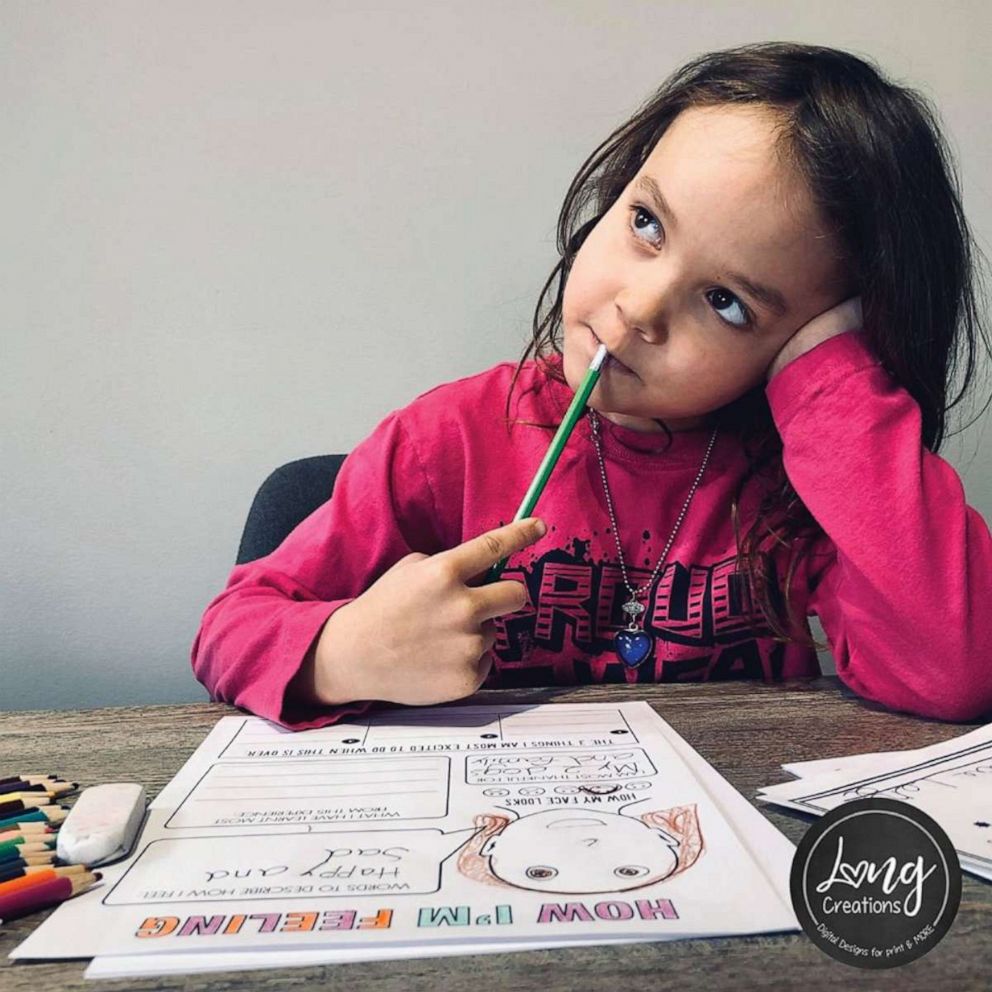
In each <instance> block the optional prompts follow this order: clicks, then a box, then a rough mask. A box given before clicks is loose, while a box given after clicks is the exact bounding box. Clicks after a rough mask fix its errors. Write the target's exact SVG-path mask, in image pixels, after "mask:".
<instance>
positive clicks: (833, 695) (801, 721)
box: [0, 677, 992, 992]
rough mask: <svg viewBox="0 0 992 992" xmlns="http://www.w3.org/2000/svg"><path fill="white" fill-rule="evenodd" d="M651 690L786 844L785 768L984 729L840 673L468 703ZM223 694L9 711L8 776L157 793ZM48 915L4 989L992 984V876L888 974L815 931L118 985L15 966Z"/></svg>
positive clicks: (1, 974) (580, 990)
mask: <svg viewBox="0 0 992 992" xmlns="http://www.w3.org/2000/svg"><path fill="white" fill-rule="evenodd" d="M638 699H645V700H647V701H648V702H649V703H651V705H652V706H653V707H654V708H655V710H656V711H657V712H658V713H659V714H660V715H661V716H662V717H663V718H664V719H665V720H667V721H668V722H669V723H670V724H671V725H672V727H674V729H675V730H676V731H677V732H678V733H679V734H681V735H682V736H683V737H684V738H685V739H686V740H687V741H688V742H689V743H690V744H691V745H692V746H693V747H694V748H695V749H696V750H697V751H699V753H700V754H701V755H702V756H703V757H704V758H705V759H706V760H707V761H708V762H709V763H710V764H712V765H713V766H714V767H715V768H716V769H717V770H718V771H719V772H720V773H721V774H722V775H723V776H724V777H725V778H727V779H728V780H729V781H730V782H731V783H732V784H733V785H734V786H735V787H736V788H737V789H738V790H739V791H740V792H741V793H742V794H743V795H744V796H745V797H747V798H748V799H749V800H751V801H752V802H753V803H754V805H755V806H756V807H757V808H758V809H760V810H761V812H762V813H763V814H764V815H765V816H766V817H767V818H768V819H769V820H770V821H771V822H772V823H774V824H775V826H776V827H778V828H779V829H780V830H781V831H782V832H783V833H784V834H785V835H786V836H787V837H789V839H790V840H792V841H793V842H795V843H797V842H798V841H799V840H800V838H801V837H802V835H803V834H804V833H805V831H806V828H807V827H808V825H809V824H810V823H811V822H812V819H813V818H812V817H808V816H805V815H804V814H801V813H798V812H796V813H793V812H791V811H788V810H781V809H777V808H776V807H772V806H769V805H767V804H765V803H762V802H760V801H758V800H756V799H755V798H754V792H755V790H756V789H757V788H758V787H760V786H762V785H770V784H772V783H773V782H780V781H787V780H789V779H791V777H792V776H790V775H788V774H786V773H785V772H783V771H782V769H781V768H780V767H779V765H780V764H781V763H782V762H787V761H803V760H807V759H811V758H824V757H831V756H834V755H843V754H852V753H857V752H868V751H884V750H893V749H897V748H912V747H922V746H924V745H927V744H934V743H937V742H938V741H943V740H947V739H948V738H951V737H955V736H958V735H960V734H962V733H965V732H966V731H967V730H969V729H971V727H972V726H974V725H973V724H950V723H941V722H938V721H930V720H923V719H920V718H918V717H912V716H907V715H901V714H896V713H891V712H889V711H887V710H885V709H883V708H882V707H880V706H876V705H873V704H871V703H868V702H865V701H864V700H862V699H859V698H858V697H856V696H854V695H853V694H852V693H851V692H850V691H849V690H847V689H846V688H844V687H843V686H842V685H841V684H840V683H839V681H838V680H837V679H836V678H835V677H828V678H819V679H812V680H796V681H790V682H786V683H781V684H776V685H765V684H761V683H753V682H723V683H702V684H699V683H697V684H692V685H658V686H647V685H637V686H602V685H597V686H581V687H576V688H571V687H570V688H567V689H565V688H562V689H554V688H551V689H524V690H509V691H508V690H502V691H499V690H497V691H485V692H480V693H478V694H477V695H476V696H473V697H472V698H471V699H469V700H463V701H462V703H473V704H474V703H478V704H490V705H491V704H495V703H555V702H567V703H581V702H610V701H616V702H621V701H633V700H638ZM237 712H238V711H237V710H235V709H233V708H232V707H229V706H225V705H223V704H219V703H203V704H194V705H188V706H134V707H122V708H114V709H100V710H84V711H69V712H61V711H52V712H30V713H26V712H24V713H0V774H13V773H16V772H52V773H55V774H59V775H63V776H65V777H66V778H69V779H72V780H74V781H77V782H79V783H80V786H82V787H85V786H89V785H97V784H99V783H101V782H111V781H133V782H141V783H143V784H144V785H145V786H146V788H147V789H148V792H149V798H152V797H154V796H155V795H156V794H157V793H158V792H159V791H160V790H161V789H162V787H163V786H164V785H165V784H166V782H168V781H169V780H170V779H171V778H172V777H173V776H174V775H175V773H176V772H177V771H178V770H179V767H180V766H181V765H182V763H183V762H184V761H185V760H186V759H187V758H188V757H189V756H190V754H192V753H193V751H194V750H195V749H196V747H197V746H198V745H199V743H200V742H201V741H202V740H203V738H204V737H205V736H206V734H207V732H208V731H209V730H210V728H211V727H212V726H213V725H214V724H215V723H216V722H217V720H218V719H220V717H222V716H228V715H231V714H234V713H237ZM45 915H46V914H45V912H40V913H36V914H34V915H32V916H29V917H27V918H25V919H21V920H15V921H12V922H11V923H9V924H6V925H4V926H3V927H2V928H0V992H22V990H23V992H28V990H30V992H37V989H39V988H45V989H50V990H59V989H80V990H82V989H85V990H87V992H99V990H101V989H104V988H106V989H113V990H118V992H120V990H123V989H128V990H130V989H135V990H140V989H163V990H165V989H169V990H172V989H176V990H178V989H188V990H199V989H202V990H207V989H209V990H227V989H258V990H270V989H272V990H274V989H300V990H303V989H306V990H315V989H341V990H348V992H372V990H375V992H401V990H402V992H416V990H435V989H441V990H445V992H483V990H494V992H495V990H504V989H505V990H508V992H514V990H525V989H540V990H542V992H558V990H566V989H567V990H577V992H596V990H604V992H618V990H621V992H622V990H632V989H637V990H645V992H647V990H653V989H659V990H661V989H665V990H668V989H672V988H675V989H677V990H678V992H691V990H697V989H698V990H706V992H711V990H714V989H733V990H742V989H801V990H802V992H817V990H830V992H838V990H846V989H899V990H900V992H910V990H914V989H920V990H923V989H925V990H927V992H934V990H943V989H948V990H966V989H982V990H986V989H989V988H992V977H990V976H992V884H990V883H985V882H982V881H979V880H977V879H975V878H973V877H972V876H969V875H965V876H964V884H963V889H962V896H961V908H960V910H959V912H958V916H957V919H956V920H955V921H954V924H953V925H952V927H951V930H950V932H949V933H948V934H947V936H946V937H945V938H944V939H943V941H941V943H940V944H938V945H937V947H935V948H934V949H933V950H932V951H931V952H930V953H929V954H927V955H925V956H924V957H922V958H919V959H918V960H917V961H914V962H912V963H910V964H908V965H903V966H901V967H897V968H894V969H891V970H889V971H867V970H862V969H858V968H853V967H850V966H847V965H844V964H841V963H840V962H837V961H834V960H833V959H832V958H830V957H828V956H827V955H825V954H824V953H823V952H822V951H820V950H819V949H818V948H817V947H816V946H815V945H814V944H812V942H811V941H810V940H809V939H808V938H807V937H806V936H805V934H789V935H782V936H769V937H735V938H707V939H701V940H682V941H674V942H659V943H650V944H627V945H613V946H599V947H597V946H589V947H583V948H568V949H559V950H547V951H524V952H519V953H513V954H485V955H474V956H469V955H466V956H463V957H452V958H436V959H435V958H426V957H425V958H422V959H419V960H413V961H394V962H373V963H366V964H349V965H327V966H322V967H308V968H289V969H281V970H265V971H245V972H225V973H220V974H214V975H190V976H173V977H163V978H151V979H140V980H135V979H122V980H117V981H84V980H83V977H82V975H83V969H84V967H85V965H86V961H84V960H73V961H51V962H36V963H34V962H33V963H24V962H21V963H17V962H12V961H10V960H8V958H7V954H8V953H9V952H10V951H11V950H12V949H13V948H14V947H15V946H16V945H17V944H18V943H19V942H20V941H21V940H23V939H24V938H25V937H26V936H27V935H28V934H29V933H30V932H31V931H32V929H33V928H34V927H36V926H37V925H38V924H39V923H40V922H41V921H42V920H43V919H44V917H45Z"/></svg>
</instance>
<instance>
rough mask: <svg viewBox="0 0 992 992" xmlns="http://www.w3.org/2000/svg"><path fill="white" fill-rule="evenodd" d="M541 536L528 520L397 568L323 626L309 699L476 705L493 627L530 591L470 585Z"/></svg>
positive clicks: (516, 585)
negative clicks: (473, 699)
mask: <svg viewBox="0 0 992 992" xmlns="http://www.w3.org/2000/svg"><path fill="white" fill-rule="evenodd" d="M544 533H545V528H544V524H543V523H541V522H540V521H538V520H536V518H533V517H528V518H526V519H524V520H515V521H513V522H512V523H509V524H507V525H506V526H504V527H497V528H496V529H495V530H491V531H487V532H486V533H485V534H481V535H479V536H478V537H474V538H472V539H471V540H469V541H466V542H465V543H464V544H460V545H458V546H457V547H454V548H450V549H448V550H447V551H442V552H440V553H439V554H436V555H425V554H421V553H420V552H414V553H412V554H409V555H407V556H406V557H405V558H401V559H400V560H399V561H398V562H396V564H395V565H393V566H392V568H390V569H389V570H388V571H387V572H385V573H383V575H382V576H380V577H379V579H378V580H377V581H376V582H374V583H373V584H372V585H371V586H369V588H368V589H367V590H366V591H365V592H364V593H362V595H361V596H358V597H357V598H356V599H354V600H352V601H351V602H350V603H346V604H345V605H344V606H342V607H340V608H339V609H338V610H336V611H335V612H334V613H333V614H332V615H331V617H330V619H329V620H328V621H327V623H326V624H325V625H324V629H323V630H322V631H321V634H320V637H319V638H318V641H317V648H316V652H315V655H314V658H313V671H312V673H311V675H310V676H309V678H312V682H311V690H310V691H311V694H312V696H311V698H313V697H315V698H316V701H318V702H322V703H330V704H334V703H344V702H352V701H353V700H357V699H380V700H385V701H387V702H393V703H403V704H405V705H407V706H427V705H430V704H432V703H443V702H448V701H449V700H452V699H461V698H463V697H464V696H470V695H471V694H472V693H473V692H475V690H476V689H478V688H479V686H480V685H482V683H483V682H484V681H485V679H486V676H487V675H488V674H489V669H490V668H491V667H492V662H493V659H492V655H491V654H490V651H491V649H492V647H493V645H494V644H495V643H496V624H495V622H494V619H493V618H494V617H499V616H503V615H504V614H507V613H516V612H517V611H518V610H521V609H523V608H524V606H525V605H526V603H527V590H526V588H525V587H524V585H523V583H521V582H515V581H514V580H512V579H506V580H503V581H501V582H499V581H498V582H492V583H489V584H487V585H481V586H470V585H469V584H468V583H469V580H470V579H473V578H478V577H480V576H481V575H482V574H483V573H485V572H487V571H488V570H489V569H490V568H492V566H493V565H495V564H496V562H498V561H501V560H502V559H503V558H507V557H509V555H511V554H513V553H514V552H516V551H520V550H522V549H523V548H526V547H527V546H528V545H530V544H533V543H534V542H535V541H537V540H538V539H540V538H541V537H542V536H543V535H544ZM307 678H308V676H304V679H307Z"/></svg>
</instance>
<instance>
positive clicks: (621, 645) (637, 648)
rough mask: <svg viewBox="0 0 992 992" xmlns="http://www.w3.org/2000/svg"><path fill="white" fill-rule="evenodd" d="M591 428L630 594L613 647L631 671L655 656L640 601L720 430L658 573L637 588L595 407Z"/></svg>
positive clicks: (653, 579)
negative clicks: (629, 575) (624, 619)
mask: <svg viewBox="0 0 992 992" xmlns="http://www.w3.org/2000/svg"><path fill="white" fill-rule="evenodd" d="M589 426H590V427H591V428H592V440H593V444H594V445H595V447H596V457H597V458H598V459H599V471H600V474H601V475H602V476H603V490H604V491H605V492H606V505H607V508H608V509H609V511H610V522H611V523H612V524H613V539H614V540H615V541H616V543H617V555H618V557H619V559H620V571H621V573H622V574H623V582H624V585H625V586H626V587H627V591H628V592H629V593H630V599H629V600H628V601H627V602H626V603H624V604H623V611H624V613H626V614H627V616H628V618H629V622H628V623H627V626H626V628H624V629H623V630H620V631H617V633H616V635H615V637H614V638H613V644H614V648H615V650H616V653H617V654H618V655H619V656H620V660H621V661H623V663H624V664H625V665H626V666H627V667H628V668H637V666H638V665H640V664H641V663H642V662H643V661H645V660H646V659H647V658H648V656H649V655H650V654H651V650H652V648H653V647H654V638H653V637H652V636H651V635H650V634H648V633H646V632H645V631H644V630H643V629H642V628H640V627H638V618H639V617H640V615H641V614H642V613H643V612H644V610H645V607H644V606H642V605H641V604H640V603H639V602H638V601H637V599H638V597H639V596H640V595H641V594H642V593H644V592H646V591H647V590H648V589H650V588H651V586H652V585H653V584H654V581H655V579H657V577H658V573H659V572H660V571H661V568H662V566H663V565H664V564H665V559H666V558H667V557H668V552H669V549H670V548H671V546H672V543H673V542H674V540H675V535H676V534H678V532H679V527H680V526H681V525H682V520H683V518H684V517H685V514H686V511H687V510H688V509H689V504H690V503H691V502H692V497H693V496H694V495H695V494H696V489H697V488H698V487H699V482H700V480H701V479H702V477H703V472H705V471H706V463H707V462H708V461H709V460H710V452H711V451H712V450H713V445H714V443H715V442H716V434H717V428H716V427H714V428H713V433H712V434H711V435H710V443H709V445H708V446H707V448H706V454H705V455H703V463H702V465H700V466H699V472H698V473H697V474H696V481H695V482H693V484H692V488H691V489H690V490H689V495H688V496H687V497H686V499H685V502H684V503H683V504H682V510H681V512H680V513H679V516H678V519H677V520H676V521H675V528H674V529H673V530H672V536H671V537H670V538H669V539H668V544H666V545H665V550H664V551H662V553H661V557H660V558H659V559H658V564H657V565H655V567H654V571H653V572H652V573H651V577H650V578H649V579H648V581H647V582H645V583H644V585H643V586H641V587H640V588H638V589H635V588H634V587H633V586H632V585H631V584H630V580H629V579H628V578H627V566H626V564H625V562H624V560H623V549H622V548H621V547H620V536H619V528H618V527H617V518H616V514H615V513H614V512H613V499H612V498H611V497H610V487H609V484H608V483H607V481H606V463H605V462H604V461H603V451H602V447H601V442H600V437H599V416H598V414H597V413H596V411H595V410H593V409H591V408H590V410H589Z"/></svg>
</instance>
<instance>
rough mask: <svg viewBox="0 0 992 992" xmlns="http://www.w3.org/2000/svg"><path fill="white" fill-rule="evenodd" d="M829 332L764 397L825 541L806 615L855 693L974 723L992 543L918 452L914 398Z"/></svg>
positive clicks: (990, 622)
mask: <svg viewBox="0 0 992 992" xmlns="http://www.w3.org/2000/svg"><path fill="white" fill-rule="evenodd" d="M811 323H812V322H811ZM821 326H822V322H821ZM849 326H850V325H849ZM833 330H834V333H833V334H828V335H826V336H825V338H824V339H822V340H820V341H819V343H816V344H815V345H813V346H812V347H811V348H810V349H809V350H806V351H799V352H798V357H793V358H792V359H791V360H790V361H788V362H787V363H780V364H779V366H778V368H777V369H775V371H774V374H772V376H771V378H770V381H769V382H768V385H767V386H766V394H767V397H768V401H769V405H770V407H771V411H772V415H773V417H774V419H775V423H776V425H777V427H778V430H779V433H780V434H781V436H782V441H783V459H784V464H785V471H786V473H787V475H788V477H789V480H790V481H791V483H792V485H793V487H794V488H795V490H796V492H797V493H798V494H799V496H800V498H801V499H802V500H803V502H804V503H805V505H806V506H807V507H808V508H809V510H810V512H811V513H812V515H813V517H814V518H815V519H816V520H817V522H818V523H819V524H820V526H821V527H822V528H823V530H824V531H825V532H826V536H827V538H828V540H826V541H824V542H823V543H822V545H821V546H820V548H819V549H817V550H823V551H825V553H826V562H827V563H826V565H825V566H821V567H819V568H817V569H816V570H815V571H814V569H813V567H812V566H811V572H810V575H811V585H812V588H813V591H812V595H811V597H810V600H809V609H810V612H811V613H816V614H817V615H818V616H819V617H820V621H821V623H822V625H823V629H824V631H825V633H826V634H827V638H828V640H829V642H830V645H831V648H832V651H833V655H834V660H835V662H836V665H837V674H838V676H839V677H840V678H841V679H842V680H843V681H844V682H845V683H846V684H847V685H848V686H850V687H851V688H852V689H853V690H854V691H855V692H857V693H859V694H860V695H862V696H864V697H867V698H869V699H874V700H877V701H879V702H881V703H883V704H885V705H886V706H889V707H891V708H892V709H897V710H906V711H909V712H912V713H917V714H921V715H923V716H930V717H937V718H940V719H945V720H974V719H976V718H977V717H979V716H981V715H982V714H984V713H987V712H988V711H989V710H990V709H992V536H990V534H989V528H988V526H987V524H986V523H985V521H984V520H983V519H982V516H981V515H980V514H979V513H978V512H977V511H976V510H975V509H973V508H972V507H970V506H968V505H967V503H966V501H965V493H964V489H963V486H962V483H961V479H960V478H959V477H958V475H957V473H956V472H955V470H954V469H953V467H952V466H951V465H949V464H948V463H947V462H946V461H945V460H944V459H943V458H941V457H939V456H938V455H935V454H933V453H931V452H930V451H928V450H927V449H926V448H925V447H924V446H923V443H922V431H921V416H920V408H919V406H918V404H917V403H916V401H915V400H914V399H913V398H912V396H911V395H910V394H909V393H908V392H907V391H906V390H905V389H903V388H902V387H901V386H899V385H897V384H896V383H895V382H894V381H893V380H892V378H891V377H890V376H889V375H888V373H887V372H886V371H885V370H884V369H883V368H882V366H881V363H880V362H879V361H878V359H877V358H876V357H875V356H874V354H873V353H872V352H871V351H870V349H869V347H868V345H867V342H866V340H865V336H864V334H863V333H862V332H861V331H860V330H857V329H851V330H846V331H843V332H837V328H836V326H835V327H834V328H833ZM801 333H802V331H800V332H797V337H798V335H799V334H801ZM773 364H774V363H773ZM814 560H816V561H823V559H814Z"/></svg>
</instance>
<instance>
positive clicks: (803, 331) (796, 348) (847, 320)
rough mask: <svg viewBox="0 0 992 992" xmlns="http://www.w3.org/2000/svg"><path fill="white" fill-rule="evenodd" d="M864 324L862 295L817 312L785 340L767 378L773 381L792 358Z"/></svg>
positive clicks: (766, 374)
mask: <svg viewBox="0 0 992 992" xmlns="http://www.w3.org/2000/svg"><path fill="white" fill-rule="evenodd" d="M862 324H863V318H862V315H861V297H860V296H851V297H849V298H848V299H846V300H844V301H843V302H842V303H838V304H837V305H836V306H835V307H831V308H830V309H829V310H824V311H823V313H819V314H817V315H816V316H815V317H814V318H813V319H812V320H810V321H807V322H806V323H805V324H803V326H802V327H800V328H799V330H798V331H796V332H795V334H793V335H792V337H791V338H789V340H788V341H786V342H785V345H784V346H783V347H782V350H781V351H779V353H778V354H777V355H776V356H775V358H774V359H773V360H772V363H771V365H769V366H768V371H767V372H766V373H765V381H766V382H771V380H772V379H773V378H774V377H775V376H776V375H777V374H778V373H779V372H780V371H781V370H782V369H783V368H785V366H786V365H788V364H789V362H791V361H792V360H793V359H795V358H798V357H799V356H800V355H803V354H805V353H806V352H807V351H810V350H811V349H813V348H815V347H816V346H817V345H818V344H820V343H821V342H823V341H826V340H827V338H832V337H835V336H836V335H838V334H843V333H844V332H845V331H852V330H854V329H856V328H860V327H861V326H862Z"/></svg>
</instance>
